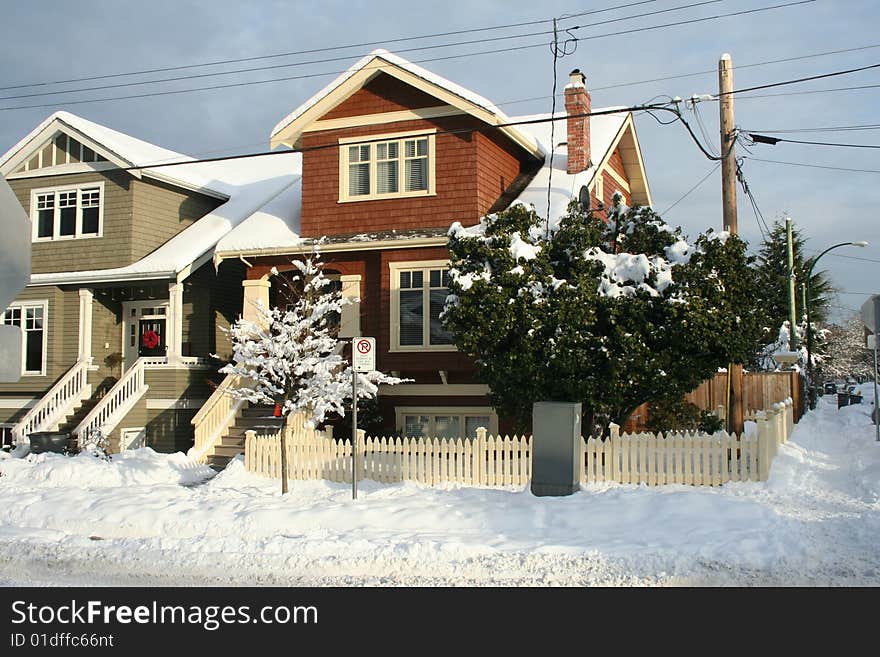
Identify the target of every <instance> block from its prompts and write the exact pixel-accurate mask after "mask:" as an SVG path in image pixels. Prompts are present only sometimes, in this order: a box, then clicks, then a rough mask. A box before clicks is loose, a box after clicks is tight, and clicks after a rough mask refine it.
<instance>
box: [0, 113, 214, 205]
mask: <svg viewBox="0 0 880 657" xmlns="http://www.w3.org/2000/svg"><path fill="white" fill-rule="evenodd" d="M58 132H64V133H66V134H68V135H70V136H71V137H74V138H75V139H77V140H79V141H81V142H83V143H84V144H86V145H87V146H89V147H90V148H92V149H93V150H94V151H95V152H97V153H99V154H101V155H102V156H103V157H105V158H106V159H107V160H108V161H109V162H111V163H112V165H110V166H115V167H121V168H124V169H128V168H131V167H151V166H154V165H163V164H170V163H172V162H190V161H192V160H193V158H192V157H190V156H188V155H184V154H182V153H178V152H176V151H172V150H169V149H167V148H162V147H161V146H156V145H155V144H151V143H149V142H146V141H143V140H141V139H137V138H136V137H132V136H131V135H127V134H125V133H123V132H119V131H118V130H113V129H112V128H108V127H107V126H103V125H101V124H99V123H95V122H93V121H89V120H88V119H84V118H82V117H81V116H77V115H76V114H71V113H70V112H64V111H58V112H54V113H52V114H50V115H49V116H48V117H46V118H45V119H44V120H43V121H42V122H40V124H39V125H37V126H36V127H35V128H34V129H33V130H31V131H30V132H29V133H28V134H27V135H25V137H24V138H23V139H21V140H20V141H19V142H18V143H17V144H15V145H14V146H13V147H12V148H10V149H9V150H8V151H6V153H4V154H3V155H2V156H0V173H2V174H3V175H6V176H8V175H9V174H10V173H11V172H12V171H14V170H15V169H16V168H17V167H18V166H19V165H20V164H21V163H22V162H25V161H27V160H28V159H29V158H30V157H31V156H32V155H33V154H34V152H35V151H36V150H37V149H39V148H40V147H41V146H42V145H43V144H44V143H46V142H47V141H48V140H50V139H52V138H53V137H54V135H56V134H57V133H58ZM89 164H92V163H81V165H80V166H83V167H85V166H89ZM101 164H103V165H107V163H106V162H104V163H94V166H93V167H92V168H94V170H96V171H100V170H102V169H103V168H106V167H103V166H100V165H101ZM37 171H38V172H42V173H35V175H46V176H50V175H52V174H53V173H62V172H63V169H62V168H61V167H52V168H49V169H45V170H44V169H39V170H37ZM130 173H131V174H132V175H133V176H135V177H138V178H140V177H141V176H142V175H146V176H147V177H152V178H157V179H160V180H163V181H165V182H169V183H171V184H176V185H179V186H181V187H184V188H186V189H190V190H194V191H200V192H203V193H206V194H209V195H212V196H219V197H220V198H225V197H226V194H225V193H224V192H223V191H222V190H221V189H217V188H215V187H212V186H210V185H209V184H208V179H207V178H205V177H204V176H203V175H200V169H198V168H187V167H168V168H166V169H164V170H163V169H161V168H151V169H134V170H132V171H130Z"/></svg>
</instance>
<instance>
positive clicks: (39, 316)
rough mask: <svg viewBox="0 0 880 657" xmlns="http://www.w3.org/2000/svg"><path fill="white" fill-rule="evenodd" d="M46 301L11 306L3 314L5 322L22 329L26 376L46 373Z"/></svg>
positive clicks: (23, 363)
mask: <svg viewBox="0 0 880 657" xmlns="http://www.w3.org/2000/svg"><path fill="white" fill-rule="evenodd" d="M46 315H47V308H46V302H44V301H40V302H36V303H22V304H16V305H14V306H9V307H8V308H7V309H6V310H5V311H4V312H3V315H2V320H3V324H6V325H7V326H18V327H19V328H20V329H21V360H22V363H21V373H22V374H23V375H25V376H28V375H30V376H43V375H45V374H46Z"/></svg>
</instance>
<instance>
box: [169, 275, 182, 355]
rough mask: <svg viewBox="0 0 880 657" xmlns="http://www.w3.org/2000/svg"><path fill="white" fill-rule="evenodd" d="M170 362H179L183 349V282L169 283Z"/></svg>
mask: <svg viewBox="0 0 880 657" xmlns="http://www.w3.org/2000/svg"><path fill="white" fill-rule="evenodd" d="M165 329H166V330H167V331H168V341H167V343H166V344H167V347H168V349H167V350H166V355H167V357H168V363H169V364H172V363H177V362H178V361H179V360H180V357H181V355H182V354H181V351H182V350H183V283H169V284H168V322H167V326H166V327H165Z"/></svg>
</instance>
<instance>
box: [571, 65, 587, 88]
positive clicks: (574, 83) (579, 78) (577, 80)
mask: <svg viewBox="0 0 880 657" xmlns="http://www.w3.org/2000/svg"><path fill="white" fill-rule="evenodd" d="M586 82H587V76H586V75H584V74H583V73H581V70H580V69H579V68H576V69H574V70H573V71H572V72H571V73H569V74H568V86H569V87H585V86H586Z"/></svg>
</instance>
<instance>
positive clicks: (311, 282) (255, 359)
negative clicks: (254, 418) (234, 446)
mask: <svg viewBox="0 0 880 657" xmlns="http://www.w3.org/2000/svg"><path fill="white" fill-rule="evenodd" d="M293 265H294V267H295V272H294V274H293V275H292V276H285V275H282V274H279V272H278V270H277V269H275V268H273V269H272V274H273V276H275V277H276V279H277V280H278V282H279V283H280V287H279V290H280V292H281V296H282V297H284V300H285V302H287V303H286V304H285V307H284V308H279V307H275V308H263V307H259V308H258V313H259V314H260V317H261V319H262V321H261V322H260V323H253V322H249V321H245V320H242V319H240V320H238V321H237V322H235V323H234V324H233V325H232V327H230V329H229V330H228V333H229V335H230V338H231V341H232V362H231V363H230V364H228V365H226V366H225V367H223V368H221V370H220V372H222V373H224V374H236V375H238V376H240V377H242V379H243V380H245V381H247V385H246V386H244V387H241V388H237V389H233V390H230V394H231V395H232V396H233V397H235V398H237V399H245V400H247V401H249V402H252V403H264V404H277V405H278V406H279V407H280V409H281V414H282V415H283V416H287V415H289V414H291V413H294V414H295V413H300V412H302V413H305V415H306V418H307V419H306V423H305V425H306V428H314V427H315V426H316V425H318V424H320V423H322V422H324V421H325V419H326V418H327V417H328V416H330V415H333V414H338V415H345V406H346V402H347V401H349V402H350V400H351V396H352V390H351V381H352V371H351V366H350V365H349V364H348V362H347V361H346V360H345V359H344V358H343V357H342V354H341V351H342V348H343V346H344V345H343V344H342V343H341V342H340V340H339V339H338V337H337V335H338V321H337V319H338V317H339V315H340V314H341V312H342V306H343V304H344V303H348V302H349V301H348V300H343V299H342V294H341V292H340V291H339V290H334V289H332V287H331V281H330V279H328V278H327V277H326V276H325V275H324V273H323V263H321V262H320V255H319V254H318V253H314V254H312V255H311V256H310V257H308V258H306V259H305V260H302V261H299V260H294V261H293ZM401 381H402V379H398V378H395V377H390V376H386V375H385V374H382V373H381V372H375V371H374V372H368V373H362V374H358V397H363V398H372V397H374V396H375V395H376V393H377V392H378V384H380V383H387V384H395V383H400V382H401ZM281 478H282V479H281V488H282V493H286V492H287V490H288V486H287V445H286V432H285V431H282V432H281Z"/></svg>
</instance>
